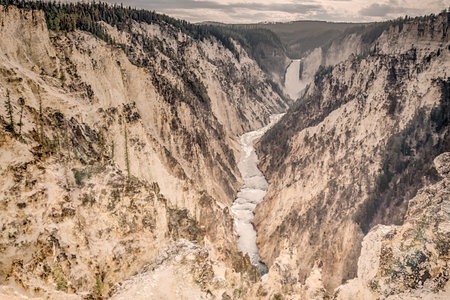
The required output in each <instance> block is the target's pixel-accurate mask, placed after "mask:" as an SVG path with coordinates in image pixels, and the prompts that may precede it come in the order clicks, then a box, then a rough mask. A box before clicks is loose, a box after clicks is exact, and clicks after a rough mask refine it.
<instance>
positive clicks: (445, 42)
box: [254, 12, 450, 293]
mask: <svg viewBox="0 0 450 300" xmlns="http://www.w3.org/2000/svg"><path fill="white" fill-rule="evenodd" d="M448 20H449V17H448V13H447V12H443V13H441V14H440V15H438V16H430V17H425V18H416V19H409V20H404V21H403V22H400V23H393V24H391V26H390V27H388V28H387V29H386V30H385V31H384V32H383V33H382V34H381V35H380V36H379V37H377V39H376V40H374V42H373V45H374V47H372V48H371V49H369V50H370V51H369V52H368V53H367V54H365V55H359V56H356V55H351V56H350V57H349V58H348V59H347V60H345V61H344V62H342V63H339V64H337V65H336V66H334V67H328V68H321V69H320V70H319V72H317V73H316V74H315V76H314V79H313V81H312V83H311V85H309V86H308V87H307V88H306V90H305V92H304V95H303V96H302V97H301V98H300V99H298V100H297V102H296V103H295V104H294V105H293V106H292V107H291V108H290V109H289V111H288V112H287V114H286V115H285V116H284V117H283V118H282V119H281V121H280V122H279V123H278V124H277V125H275V126H274V127H273V128H272V129H271V130H269V131H268V132H267V133H266V134H265V135H264V136H263V138H262V139H261V140H260V142H259V144H258V145H257V150H258V155H259V156H260V157H261V161H260V168H261V170H262V171H263V173H264V174H265V175H266V176H267V178H268V181H269V190H268V193H267V195H266V197H265V201H264V202H263V203H262V204H261V205H259V206H258V207H257V210H256V217H255V221H254V222H255V226H256V228H257V232H258V239H257V243H258V245H259V247H260V255H261V257H262V260H263V261H264V262H266V263H267V265H268V266H269V268H270V269H271V270H273V273H276V274H277V275H274V276H278V278H279V281H282V282H284V284H285V285H287V286H291V287H292V286H295V285H296V284H297V283H301V284H305V280H306V278H308V277H309V276H310V275H311V274H312V273H314V270H320V272H321V277H322V279H323V283H324V287H325V288H326V289H327V290H328V291H329V293H332V291H333V289H334V288H335V287H337V286H339V285H340V284H341V283H343V282H345V281H346V280H347V279H350V278H354V277H355V276H356V275H357V261H358V258H359V256H360V252H361V241H362V240H363V238H364V236H365V234H366V233H367V232H368V231H369V230H370V229H371V228H373V227H374V226H375V225H377V224H387V225H389V224H402V223H403V221H404V215H405V211H406V208H407V203H408V200H409V199H411V198H412V197H414V195H415V194H416V192H417V190H418V189H420V188H421V187H423V186H425V185H427V184H429V183H434V182H437V181H438V180H439V176H438V175H437V173H436V171H435V170H434V168H433V167H432V161H433V159H434V158H435V157H436V156H437V155H439V154H440V153H442V152H445V151H449V147H450V138H449V123H448V122H449V119H448V116H449V114H450V113H449V110H448V105H449V104H448V103H449V84H450V83H449V79H448V78H449V70H450V59H449V58H450V46H449V35H448V23H449V22H448ZM269 275H270V271H269Z"/></svg>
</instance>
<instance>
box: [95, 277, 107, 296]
mask: <svg viewBox="0 0 450 300" xmlns="http://www.w3.org/2000/svg"><path fill="white" fill-rule="evenodd" d="M102 277H103V276H101V275H97V280H96V282H95V295H96V296H97V297H100V299H101V298H102V297H103V289H104V286H105V283H104V282H103V278H102Z"/></svg>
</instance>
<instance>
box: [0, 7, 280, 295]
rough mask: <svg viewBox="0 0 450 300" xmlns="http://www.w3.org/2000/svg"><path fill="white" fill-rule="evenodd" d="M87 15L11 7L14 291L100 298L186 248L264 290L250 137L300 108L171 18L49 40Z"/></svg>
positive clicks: (4, 278) (10, 274) (2, 280)
mask: <svg viewBox="0 0 450 300" xmlns="http://www.w3.org/2000/svg"><path fill="white" fill-rule="evenodd" d="M32 5H35V4H32ZM36 5H37V4H36ZM44 5H47V4H44ZM48 5H53V4H48ZM54 5H55V6H54V7H53V8H52V9H56V11H57V9H60V6H58V5H56V4H54ZM80 5H85V6H86V7H87V8H88V9H89V10H90V9H93V8H95V6H93V7H88V6H89V5H90V4H80ZM102 5H103V4H97V6H96V7H97V8H99V7H100V8H101V9H108V8H107V7H106V6H104V5H103V6H102ZM67 7H69V6H67ZM86 7H85V8H86ZM115 9H116V10H117V11H119V12H121V13H123V12H125V13H128V11H127V9H124V8H118V7H117V8H115ZM121 10H123V11H121ZM48 12H50V10H49V11H47V13H48ZM106 12H107V13H110V14H112V15H113V13H114V11H112V10H110V11H107V10H106ZM140 13H142V12H140ZM74 16H75V15H70V14H66V15H64V14H63V13H61V14H60V15H56V17H55V18H53V19H49V18H48V15H47V19H46V18H45V15H44V12H42V11H39V10H30V9H18V8H17V7H15V6H0V23H1V27H0V40H1V43H0V95H1V96H0V97H1V101H2V105H1V107H0V116H1V117H0V118H1V119H0V122H1V124H2V126H1V129H0V162H1V163H0V174H1V176H0V199H1V202H0V203H1V212H0V220H1V222H0V223H1V224H2V228H1V233H0V284H9V285H11V286H16V287H17V289H23V290H24V291H25V292H26V293H29V294H31V295H37V296H39V295H41V296H44V295H47V296H50V297H53V298H56V299H63V298H64V297H69V295H76V297H80V296H83V297H88V298H89V297H91V298H95V297H100V296H102V295H107V294H108V293H110V291H111V287H112V286H113V285H115V284H116V283H118V282H121V281H123V280H125V279H128V278H129V277H130V276H131V275H133V274H136V273H137V272H138V271H140V270H141V269H142V267H143V266H144V265H146V264H148V263H149V262H151V261H152V260H154V259H155V258H156V257H158V255H159V253H160V252H161V251H163V249H165V248H166V247H169V245H171V244H172V243H174V242H175V241H177V240H178V239H180V238H184V239H187V240H190V241H195V242H197V243H199V244H200V245H201V246H202V247H204V248H205V249H204V250H205V251H208V253H209V254H208V255H210V257H211V259H214V260H218V261H220V262H221V264H223V268H224V269H227V270H228V271H227V274H229V275H226V276H234V275H232V274H234V273H233V272H239V273H241V275H240V276H238V277H240V278H241V279H242V280H243V281H245V280H256V277H255V276H254V275H253V274H254V273H253V270H254V269H253V268H252V267H251V266H249V264H248V260H246V259H245V258H243V257H242V256H241V255H240V254H238V252H237V248H236V240H235V236H234V234H233V220H232V217H231V215H230V211H229V207H230V206H231V202H232V200H233V199H234V197H235V194H236V191H237V189H238V188H239V187H240V185H241V178H240V174H239V171H238V169H237V164H236V162H237V161H238V157H239V148H238V145H239V144H238V138H237V137H238V135H239V134H241V133H243V132H244V131H247V130H250V129H255V128H258V127H260V126H262V125H263V124H265V123H266V122H267V121H268V117H269V115H270V114H272V113H273V112H279V111H282V110H284V109H285V108H286V104H285V103H284V102H283V100H282V99H281V98H280V96H279V95H278V94H277V93H276V92H274V91H273V90H272V87H271V85H270V84H268V83H267V76H266V75H265V74H264V73H263V72H262V71H261V70H260V68H259V67H258V65H257V63H256V62H255V61H253V60H252V59H250V58H249V57H248V55H247V54H246V52H245V51H244V50H243V49H242V48H241V47H240V45H238V44H237V43H234V42H232V41H229V43H232V45H233V46H230V45H228V47H225V46H224V44H223V43H222V42H220V41H219V40H217V39H216V38H215V37H214V36H209V37H206V38H196V37H194V36H193V35H192V34H189V33H186V32H184V31H183V30H181V29H180V28H179V27H176V26H175V25H174V24H175V22H171V21H170V19H168V18H166V17H160V18H156V19H155V20H153V21H151V22H138V21H136V20H133V19H127V20H125V21H124V22H123V23H120V24H119V25H120V26H119V25H114V24H113V23H107V22H102V21H100V22H98V23H95V24H97V25H96V26H100V27H99V28H101V31H100V32H101V33H102V37H107V38H104V40H102V39H100V38H99V37H98V36H95V35H93V34H91V33H89V32H86V31H80V30H73V29H76V28H71V30H67V31H49V30H48V29H47V26H51V25H52V24H53V25H52V26H56V25H55V24H56V23H55V22H57V21H58V22H61V23H58V24H63V20H64V22H68V23H66V24H69V25H70V24H72V23H71V21H70V20H71V19H70V18H72V17H74ZM117 16H120V15H116V17H117ZM64 18H66V19H64ZM67 18H69V19H67ZM79 21H80V22H84V21H83V20H81V19H79ZM76 24H78V23H76V22H75V23H73V26H75V25H76ZM82 24H84V23H82ZM86 24H90V23H86ZM58 26H60V25H58ZM61 26H62V25H61ZM71 26H72V25H71ZM77 26H78V25H77ZM90 26H91V27H89V28H88V29H89V30H91V31H93V30H92V28H97V27H95V26H94V25H92V24H90ZM92 26H94V27H92ZM97 29H98V28H97ZM89 30H88V31H89ZM105 40H106V41H105ZM230 49H232V50H234V51H231V50H230ZM236 276H237V275H236ZM173 280H175V279H173ZM199 289H200V290H202V287H200V288H199ZM202 291H203V292H204V293H206V290H202ZM66 293H68V294H66Z"/></svg>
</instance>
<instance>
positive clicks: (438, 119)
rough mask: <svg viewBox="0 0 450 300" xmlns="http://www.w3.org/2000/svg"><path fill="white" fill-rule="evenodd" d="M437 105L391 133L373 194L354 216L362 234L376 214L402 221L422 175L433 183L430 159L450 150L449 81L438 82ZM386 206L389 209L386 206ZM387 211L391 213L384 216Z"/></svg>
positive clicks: (390, 220) (421, 182) (422, 111)
mask: <svg viewBox="0 0 450 300" xmlns="http://www.w3.org/2000/svg"><path fill="white" fill-rule="evenodd" d="M438 84H439V85H440V88H441V100H440V103H439V106H437V107H434V108H433V109H432V110H431V112H429V113H427V111H426V110H424V109H422V110H419V111H418V112H417V113H416V115H415V116H414V118H413V119H412V120H411V121H410V122H409V123H408V125H407V126H406V127H405V129H404V130H403V131H401V132H399V133H397V134H395V135H393V136H392V137H391V138H390V139H389V141H388V143H387V146H386V149H385V151H384V152H385V154H384V155H383V157H385V159H384V161H383V166H382V169H381V172H380V174H379V175H378V178H377V179H376V182H375V186H374V188H373V191H372V194H371V195H370V196H369V198H368V199H367V200H366V201H364V202H363V203H362V204H361V205H360V206H359V207H358V209H357V211H356V213H355V215H354V217H353V219H354V221H355V222H356V223H358V224H359V225H360V227H361V229H362V231H363V232H364V233H367V232H368V231H369V229H370V226H371V223H372V221H373V220H374V218H375V217H376V216H378V218H381V219H383V220H386V221H387V222H388V223H397V224H399V223H401V222H402V219H398V218H397V219H396V218H395V216H398V215H400V216H403V214H404V213H405V210H406V203H407V200H408V199H410V198H412V197H413V196H414V195H415V194H416V192H417V191H418V190H419V189H420V188H421V187H423V185H424V178H426V179H427V180H426V181H428V182H436V181H437V180H438V178H439V177H438V175H437V173H436V171H435V170H434V168H433V166H432V163H433V159H434V158H435V157H436V156H438V155H439V154H441V153H443V152H447V151H450V132H449V131H448V127H449V125H450V122H449V120H450V97H449V95H450V80H447V81H440V82H438ZM387 208H389V209H387ZM383 212H389V213H390V215H383Z"/></svg>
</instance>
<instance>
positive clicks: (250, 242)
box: [231, 114, 283, 275]
mask: <svg viewBox="0 0 450 300" xmlns="http://www.w3.org/2000/svg"><path fill="white" fill-rule="evenodd" d="M282 116H283V114H278V115H273V116H271V117H270V123H269V124H268V125H266V126H264V127H263V128H260V129H258V130H255V131H250V132H247V133H245V134H243V135H242V136H241V138H240V142H241V149H242V154H241V159H240V161H239V163H238V168H239V171H240V172H241V175H242V178H243V179H244V185H243V186H242V188H241V189H240V191H239V192H238V194H237V198H236V200H234V203H233V206H232V207H231V211H232V212H233V214H234V228H235V231H236V234H237V236H238V248H239V250H240V251H242V252H243V253H244V254H248V255H249V257H250V262H251V263H252V264H253V265H255V266H257V267H258V269H259V272H260V274H261V275H264V274H265V273H267V266H266V265H265V264H264V263H263V262H261V261H260V258H259V254H258V247H257V246H256V231H255V228H254V227H253V223H252V221H253V218H254V216H255V215H254V213H253V212H254V210H255V208H256V206H257V205H258V204H259V203H261V202H262V201H263V198H264V196H265V195H266V192H267V188H268V186H269V184H268V183H267V181H266V179H265V178H264V175H263V173H262V172H261V171H260V170H259V169H258V166H257V164H258V156H257V155H256V152H255V148H254V146H253V143H254V141H255V140H256V139H258V138H260V137H261V136H262V135H263V134H264V133H265V132H266V131H267V130H268V129H269V128H270V127H272V126H273V125H274V124H275V123H276V122H277V121H278V120H280V118H281V117H282Z"/></svg>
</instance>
